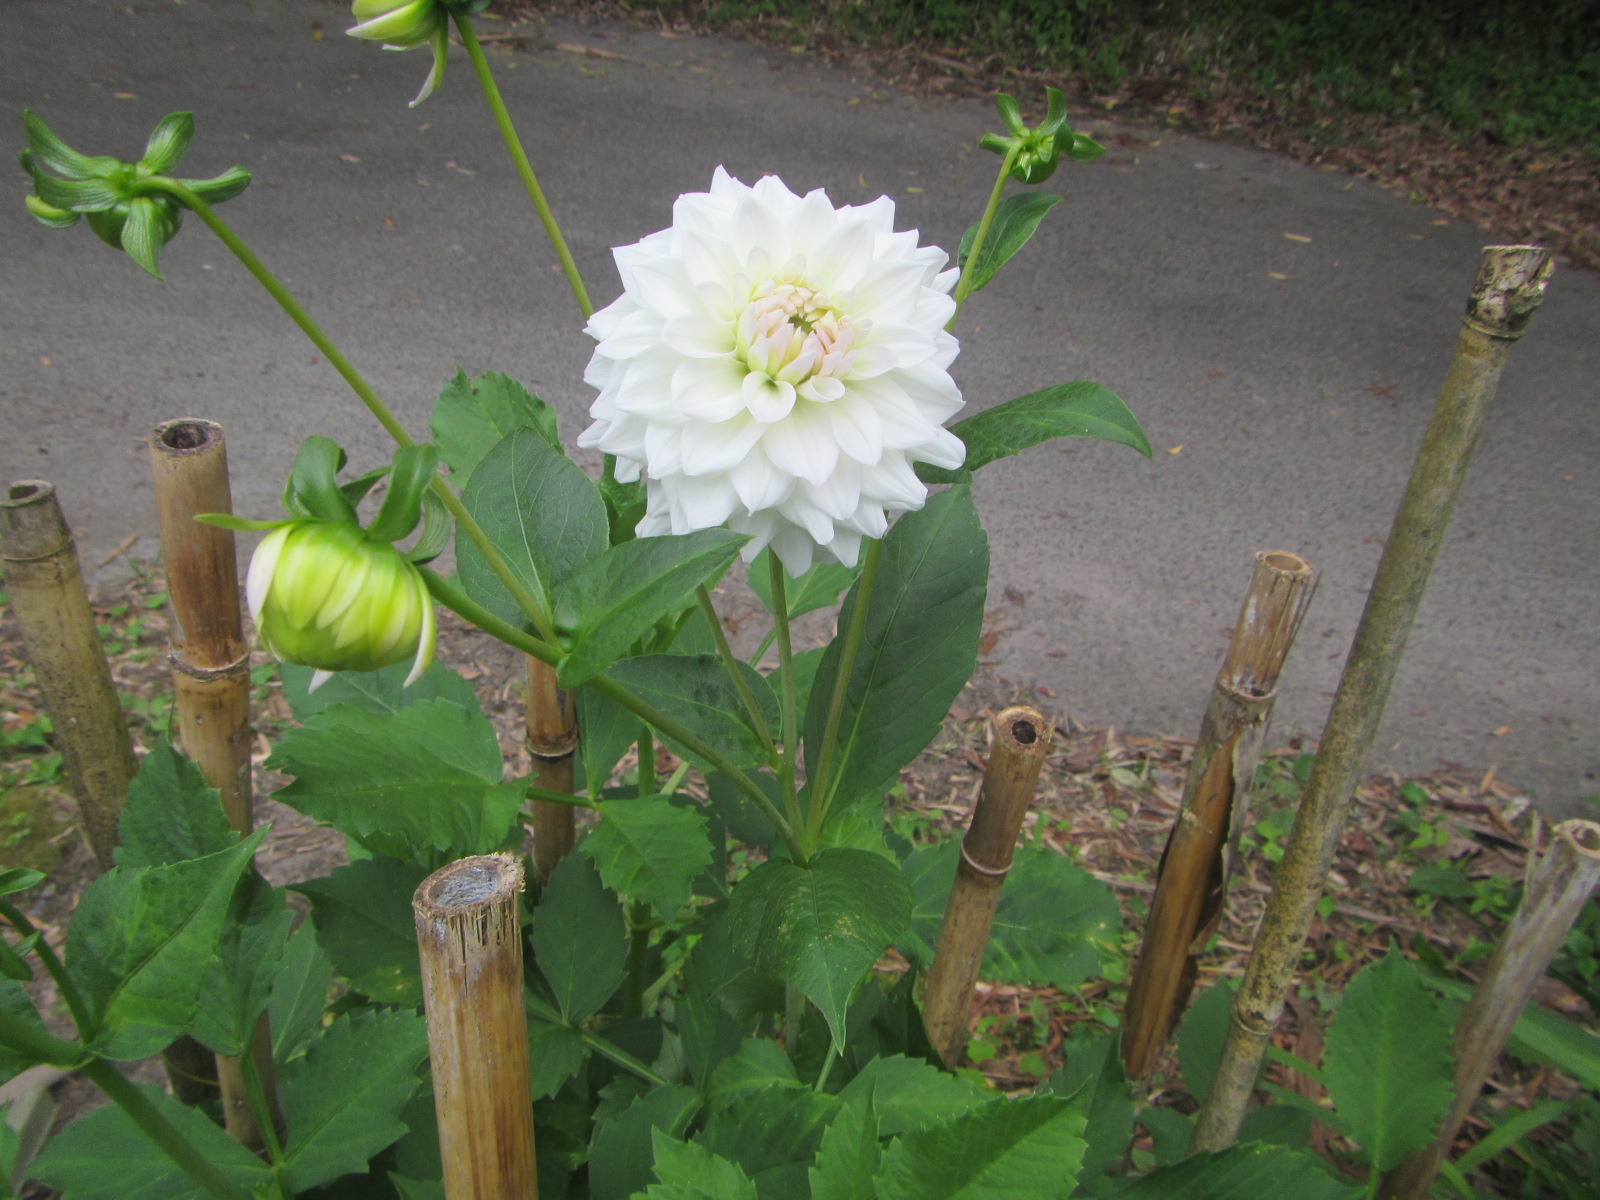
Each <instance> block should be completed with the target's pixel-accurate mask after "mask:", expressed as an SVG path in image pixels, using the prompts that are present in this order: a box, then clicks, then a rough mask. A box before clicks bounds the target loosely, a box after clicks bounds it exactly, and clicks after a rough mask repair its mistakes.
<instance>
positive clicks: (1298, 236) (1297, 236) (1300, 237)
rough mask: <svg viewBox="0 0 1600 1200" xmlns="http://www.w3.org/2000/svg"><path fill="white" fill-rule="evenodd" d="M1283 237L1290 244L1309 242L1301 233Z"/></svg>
mask: <svg viewBox="0 0 1600 1200" xmlns="http://www.w3.org/2000/svg"><path fill="white" fill-rule="evenodd" d="M1283 236H1284V237H1286V238H1288V239H1289V240H1290V241H1291V242H1309V241H1310V240H1311V239H1310V238H1308V237H1307V236H1306V235H1305V234H1303V233H1286V234H1284V235H1283Z"/></svg>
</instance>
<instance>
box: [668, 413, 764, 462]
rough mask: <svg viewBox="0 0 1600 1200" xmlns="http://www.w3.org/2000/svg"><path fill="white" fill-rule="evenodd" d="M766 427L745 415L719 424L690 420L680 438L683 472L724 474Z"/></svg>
mask: <svg viewBox="0 0 1600 1200" xmlns="http://www.w3.org/2000/svg"><path fill="white" fill-rule="evenodd" d="M765 428H766V426H764V425H762V424H761V423H760V422H759V421H754V420H751V419H750V418H749V417H748V416H747V417H744V418H743V419H739V420H733V421H723V422H722V423H721V424H719V425H710V424H706V423H705V422H702V421H691V422H690V423H689V424H687V425H685V426H684V427H683V433H682V435H681V439H680V445H681V446H682V454H683V470H684V474H686V475H710V474H713V473H715V474H726V473H727V472H728V471H730V470H732V469H733V468H734V467H736V466H737V465H738V464H739V463H740V461H742V460H743V459H744V457H745V455H747V454H749V453H750V449H751V447H752V446H754V445H755V444H756V443H757V442H759V441H760V440H761V433H762V430H764V429H765Z"/></svg>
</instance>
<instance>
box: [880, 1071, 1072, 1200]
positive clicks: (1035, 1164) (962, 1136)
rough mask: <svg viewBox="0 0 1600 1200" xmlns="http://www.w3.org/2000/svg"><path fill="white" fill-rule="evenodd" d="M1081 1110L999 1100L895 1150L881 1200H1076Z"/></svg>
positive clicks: (1053, 1101)
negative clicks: (1073, 1198)
mask: <svg viewBox="0 0 1600 1200" xmlns="http://www.w3.org/2000/svg"><path fill="white" fill-rule="evenodd" d="M1083 1130H1084V1117H1083V1113H1082V1112H1081V1111H1079V1108H1078V1105H1076V1104H1075V1103H1074V1102H1073V1101H1070V1100H1062V1099H1060V1098H1058V1097H1055V1096H1030V1097H1027V1098H1025V1099H1020V1100H994V1101H991V1102H990V1103H988V1104H986V1105H984V1106H983V1107H982V1108H979V1109H976V1110H974V1111H973V1112H970V1113H967V1114H966V1115H965V1116H961V1117H958V1118H956V1120H954V1121H952V1122H951V1123H950V1124H948V1125H944V1126H941V1127H939V1128H937V1129H930V1130H927V1131H925V1132H922V1133H908V1134H905V1135H903V1136H902V1137H900V1138H898V1139H896V1140H895V1141H893V1142H891V1143H890V1144H889V1148H888V1150H887V1151H885V1152H884V1156H883V1166H882V1168H881V1169H880V1170H879V1171H878V1177H877V1186H878V1196H879V1197H880V1198H881V1200H1046V1198H1047V1197H1060V1198H1061V1200H1065V1197H1067V1196H1070V1195H1071V1194H1072V1192H1073V1189H1074V1187H1075V1182H1074V1181H1075V1180H1076V1178H1077V1173H1078V1169H1079V1167H1080V1166H1081V1165H1082V1162H1083V1152H1084V1140H1083Z"/></svg>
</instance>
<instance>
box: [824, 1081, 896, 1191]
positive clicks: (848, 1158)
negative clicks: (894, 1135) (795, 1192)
mask: <svg viewBox="0 0 1600 1200" xmlns="http://www.w3.org/2000/svg"><path fill="white" fill-rule="evenodd" d="M878 1137H879V1129H878V1118H877V1117H876V1116H874V1115H873V1112H872V1104H871V1102H870V1100H869V1099H868V1098H866V1097H865V1096H863V1097H861V1098H860V1099H857V1100H855V1101H853V1102H849V1103H845V1104H843V1105H841V1107H840V1109H839V1113H838V1115H837V1116H835V1117H834V1118H833V1120H832V1121H831V1122H830V1123H829V1124H828V1128H827V1129H825V1130H823V1132H822V1144H821V1145H820V1146H818V1147H817V1157H816V1161H815V1162H814V1163H813V1164H812V1166H811V1168H810V1170H808V1171H807V1172H806V1176H807V1181H808V1182H809V1183H810V1184H811V1200H877V1192H876V1191H875V1190H874V1187H873V1179H874V1178H875V1177H876V1176H877V1174H878V1166H879V1164H880V1163H881V1162H882V1160H883V1149H882V1147H881V1146H880V1145H879V1143H878Z"/></svg>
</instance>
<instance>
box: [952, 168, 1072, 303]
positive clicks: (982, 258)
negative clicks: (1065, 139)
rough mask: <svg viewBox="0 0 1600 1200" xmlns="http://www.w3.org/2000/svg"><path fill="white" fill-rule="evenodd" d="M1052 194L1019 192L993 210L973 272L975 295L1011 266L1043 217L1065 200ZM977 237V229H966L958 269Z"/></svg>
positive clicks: (972, 290)
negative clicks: (1002, 269) (1007, 266)
mask: <svg viewBox="0 0 1600 1200" xmlns="http://www.w3.org/2000/svg"><path fill="white" fill-rule="evenodd" d="M1065 199H1066V197H1065V196H1057V195H1055V194H1054V193H1052V192H1019V193H1017V194H1016V195H1015V196H1008V197H1006V199H1005V200H1003V201H1001V203H1000V207H999V208H997V209H995V213H994V219H993V221H992V222H991V223H990V225H989V233H988V235H987V236H986V237H985V238H984V239H983V251H982V253H981V254H979V256H978V261H977V263H976V264H975V265H974V266H973V268H972V287H971V289H970V290H969V294H970V293H971V292H975V291H977V290H978V289H979V288H981V287H982V286H983V285H984V284H986V283H988V282H989V281H990V280H991V279H993V278H994V277H995V276H996V275H998V274H999V273H1000V268H1001V267H1003V266H1005V265H1006V263H1008V262H1010V261H1011V260H1012V258H1014V257H1015V256H1016V253H1017V251H1018V250H1021V249H1022V248H1023V247H1024V246H1026V245H1027V244H1028V239H1030V238H1031V237H1033V235H1034V232H1035V231H1036V230H1037V229H1038V228H1039V222H1041V221H1043V220H1044V218H1045V214H1046V213H1048V212H1049V211H1050V210H1051V209H1052V208H1054V207H1055V206H1056V205H1058V204H1060V203H1061V202H1062V201H1063V200H1065ZM977 236H978V227H977V226H976V225H972V226H969V227H968V229H967V232H966V233H964V234H962V235H961V248H960V249H959V250H957V251H956V262H957V265H959V266H962V267H965V266H966V265H967V258H968V257H969V256H970V255H971V253H972V243H973V241H974V240H975V239H976V238H977Z"/></svg>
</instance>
